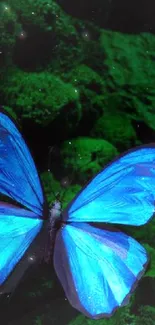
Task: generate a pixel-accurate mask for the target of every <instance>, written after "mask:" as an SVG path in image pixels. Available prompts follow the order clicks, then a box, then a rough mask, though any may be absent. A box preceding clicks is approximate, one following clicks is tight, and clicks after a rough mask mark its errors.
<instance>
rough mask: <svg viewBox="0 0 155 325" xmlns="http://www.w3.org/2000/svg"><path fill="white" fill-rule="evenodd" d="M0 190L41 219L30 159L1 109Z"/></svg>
mask: <svg viewBox="0 0 155 325" xmlns="http://www.w3.org/2000/svg"><path fill="white" fill-rule="evenodd" d="M0 193H2V194H5V195H7V196H9V197H11V198H12V199H13V200H15V201H17V202H19V203H21V204H22V205H24V206H26V207H27V208H29V209H30V210H32V211H33V212H34V213H36V215H40V216H41V218H44V216H43V204H44V195H43V191H42V187H41V184H40V180H39V176H38V173H37V170H36V167H35V164H34V161H33V159H32V156H31V154H30V152H29V149H28V147H27V145H26V143H25V141H24V139H23V137H22V135H21V133H20V132H19V130H18V129H17V127H16V125H15V124H14V122H13V121H12V120H11V119H10V118H9V116H7V115H5V114H4V113H3V112H0Z"/></svg>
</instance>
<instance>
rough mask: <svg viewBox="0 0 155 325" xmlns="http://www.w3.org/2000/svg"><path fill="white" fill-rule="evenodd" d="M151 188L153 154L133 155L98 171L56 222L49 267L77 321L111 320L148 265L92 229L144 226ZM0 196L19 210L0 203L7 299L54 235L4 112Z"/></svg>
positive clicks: (0, 271)
mask: <svg viewBox="0 0 155 325" xmlns="http://www.w3.org/2000/svg"><path fill="white" fill-rule="evenodd" d="M154 186H155V146H154V145H148V146H145V147H138V148H135V149H134V150H132V151H129V152H127V153H125V154H123V155H122V156H120V157H118V158H117V159H116V160H115V161H113V162H112V163H110V164H109V165H108V166H107V167H105V168H104V169H103V170H102V171H101V172H100V173H99V174H98V175H97V176H95V177H94V178H93V179H92V180H91V181H90V182H89V183H88V184H87V185H86V186H85V187H84V188H83V189H82V191H81V192H80V193H78V195H77V196H76V197H75V198H74V199H73V201H72V202H71V203H70V204H69V205H68V207H67V208H66V209H65V211H64V212H63V213H62V214H61V222H60V227H59V229H58V230H57V233H56V238H55V244H54V253H53V261H54V267H55V271H56V273H57V276H58V278H59V280H60V282H61V284H62V286H63V288H64V291H65V294H66V296H67V298H68V300H69V302H70V303H71V305H72V306H73V307H74V308H76V309H77V310H79V311H80V312H82V313H83V314H84V315H86V316H88V317H90V318H93V319H98V318H101V317H110V316H111V315H112V314H113V313H114V311H115V310H116V309H117V308H118V307H120V306H123V305H124V304H126V303H127V302H128V300H129V298H130V295H131V292H132V291H133V289H134V288H135V286H136V284H137V282H138V280H139V279H140V278H141V276H142V274H143V273H144V271H145V269H146V266H147V263H148V256H147V252H146V250H145V249H144V248H143V247H142V246H141V245H140V244H139V243H138V242H137V241H136V240H134V239H133V238H131V237H130V236H128V235H126V234H124V233H123V232H121V231H119V230H117V229H113V230H112V229H109V228H107V227H106V225H105V227H104V228H103V229H99V228H97V227H96V225H92V223H101V222H103V223H110V224H122V225H133V226H141V225H143V224H145V223H146V222H148V221H149V220H150V219H151V218H152V217H153V215H154V211H155V210H154V209H155V205H154V202H155V190H154ZM0 192H1V193H2V194H4V195H6V196H8V197H10V198H11V199H13V200H15V201H16V202H18V203H20V204H21V205H22V206H24V207H25V208H21V207H19V206H15V205H12V204H8V203H5V202H0V285H1V289H2V290H4V291H9V290H10V288H12V286H13V285H14V284H15V283H16V282H17V279H18V281H19V279H20V278H21V277H22V275H23V273H24V271H25V269H26V268H27V267H28V264H29V262H30V260H31V259H32V260H33V256H34V255H33V253H34V252H37V247H38V243H40V242H42V240H44V239H45V237H46V236H47V228H48V227H47V224H50V227H51V231H52V229H53V228H54V223H55V217H53V216H54V215H55V214H53V211H54V210H53V209H51V210H50V212H49V213H47V211H46V200H45V196H44V193H43V189H42V186H41V182H40V179H39V176H38V173H37V170H36V167H35V165H34V162H33V159H32V157H31V154H30V152H29V150H28V148H27V145H26V144H25V142H24V140H23V138H22V135H21V134H20V132H19V131H18V129H17V127H16V125H15V123H14V122H13V120H12V119H11V118H10V117H9V116H7V115H6V114H4V113H3V112H0ZM56 208H58V209H57V210H59V205H58V206H57V207H56V206H55V209H56ZM58 214H59V213H58Z"/></svg>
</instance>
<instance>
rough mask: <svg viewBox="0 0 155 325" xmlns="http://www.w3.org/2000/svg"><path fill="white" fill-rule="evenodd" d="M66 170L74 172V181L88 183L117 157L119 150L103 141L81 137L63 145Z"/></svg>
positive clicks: (62, 152)
mask: <svg viewBox="0 0 155 325" xmlns="http://www.w3.org/2000/svg"><path fill="white" fill-rule="evenodd" d="M61 149H62V151H61V155H62V159H63V164H64V167H65V169H66V170H68V169H69V170H72V173H73V177H74V181H75V182H76V183H77V180H78V181H80V182H82V183H83V182H86V181H87V180H88V179H90V178H91V177H93V176H94V175H95V174H96V173H98V172H99V171H100V170H101V169H102V168H103V167H104V166H105V165H106V164H107V163H108V162H110V161H111V160H112V159H113V158H114V157H116V156H117V154H118V152H117V149H116V148H115V147H114V146H113V145H112V144H111V143H109V142H107V141H105V140H102V139H92V138H87V137H79V138H76V139H72V140H70V141H66V142H64V143H63V145H62V148H61Z"/></svg>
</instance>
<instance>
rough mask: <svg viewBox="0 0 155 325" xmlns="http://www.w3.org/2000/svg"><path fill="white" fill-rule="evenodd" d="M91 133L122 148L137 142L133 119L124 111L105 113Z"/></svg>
mask: <svg viewBox="0 0 155 325" xmlns="http://www.w3.org/2000/svg"><path fill="white" fill-rule="evenodd" d="M91 134H92V135H93V136H94V137H96V138H97V137H98V138H103V139H105V140H107V141H109V142H111V143H112V144H113V145H115V146H116V147H118V148H119V149H122V150H124V149H128V148H130V147H132V146H134V145H135V144H136V133H135V130H134V128H133V126H132V123H131V120H130V118H129V117H128V116H126V115H125V114H123V113H118V112H115V113H114V114H104V115H103V116H102V117H100V118H99V119H98V120H97V122H96V123H95V125H94V128H93V130H92V132H91Z"/></svg>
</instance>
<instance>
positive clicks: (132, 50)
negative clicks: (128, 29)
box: [100, 30, 155, 130]
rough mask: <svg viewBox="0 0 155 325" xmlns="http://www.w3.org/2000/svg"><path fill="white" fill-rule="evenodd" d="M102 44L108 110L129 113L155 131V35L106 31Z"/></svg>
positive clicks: (101, 38)
mask: <svg viewBox="0 0 155 325" xmlns="http://www.w3.org/2000/svg"><path fill="white" fill-rule="evenodd" d="M100 46H101V49H102V50H101V51H102V53H103V54H104V57H105V59H104V68H105V69H104V70H103V71H104V78H105V80H106V86H107V99H106V101H105V110H106V111H109V109H110V110H112V111H114V110H115V111H116V110H117V109H118V110H119V111H122V112H126V113H128V114H129V115H130V117H131V118H132V119H136V120H139V121H140V120H141V121H144V122H145V123H146V124H147V125H148V126H149V127H150V128H153V129H154V130H155V119H154V105H155V90H154V80H155V60H154V50H153V49H154V46H155V37H154V35H152V34H149V33H142V34H140V35H126V34H122V33H119V32H111V31H105V30H103V31H102V33H101V37H100ZM101 71H102V70H101ZM109 89H110V93H109ZM111 90H112V93H111Z"/></svg>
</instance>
